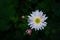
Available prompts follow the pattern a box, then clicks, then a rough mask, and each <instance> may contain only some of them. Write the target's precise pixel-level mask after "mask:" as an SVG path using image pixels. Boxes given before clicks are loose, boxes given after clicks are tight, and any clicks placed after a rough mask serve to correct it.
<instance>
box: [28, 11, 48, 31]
mask: <svg viewBox="0 0 60 40" xmlns="http://www.w3.org/2000/svg"><path fill="white" fill-rule="evenodd" d="M45 16H46V14H43V12H42V11H40V12H39V10H36V11H35V12H32V14H31V15H30V16H28V25H30V27H31V29H35V30H39V29H40V30H42V29H44V27H45V26H46V25H47V22H45V20H46V19H47V18H48V17H45Z"/></svg>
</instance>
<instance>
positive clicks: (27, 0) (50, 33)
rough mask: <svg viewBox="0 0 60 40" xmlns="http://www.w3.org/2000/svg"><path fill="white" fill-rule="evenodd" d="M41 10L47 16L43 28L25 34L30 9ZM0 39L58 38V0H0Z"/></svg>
mask: <svg viewBox="0 0 60 40" xmlns="http://www.w3.org/2000/svg"><path fill="white" fill-rule="evenodd" d="M35 10H42V11H43V12H44V14H46V15H47V16H48V19H47V20H46V22H47V26H46V27H45V29H44V30H42V31H41V30H39V31H34V30H33V32H32V35H30V36H29V35H28V34H26V32H25V31H26V29H29V26H28V25H27V24H28V23H27V20H26V19H22V18H21V16H22V15H24V16H28V15H30V13H31V12H32V11H35ZM0 40H60V1H59V0H0Z"/></svg>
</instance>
